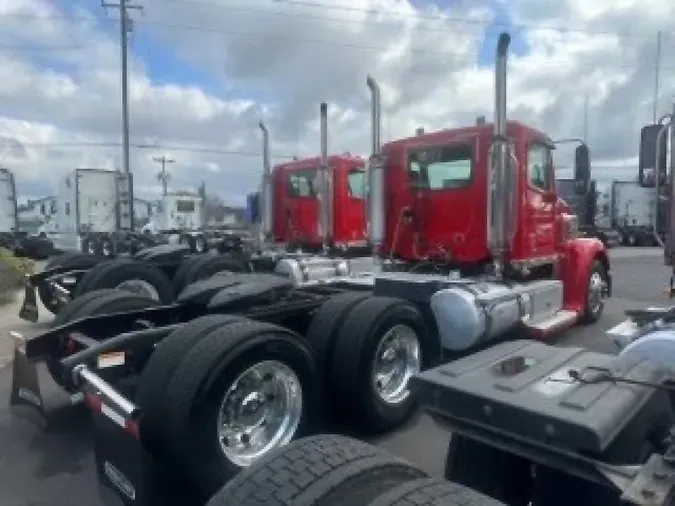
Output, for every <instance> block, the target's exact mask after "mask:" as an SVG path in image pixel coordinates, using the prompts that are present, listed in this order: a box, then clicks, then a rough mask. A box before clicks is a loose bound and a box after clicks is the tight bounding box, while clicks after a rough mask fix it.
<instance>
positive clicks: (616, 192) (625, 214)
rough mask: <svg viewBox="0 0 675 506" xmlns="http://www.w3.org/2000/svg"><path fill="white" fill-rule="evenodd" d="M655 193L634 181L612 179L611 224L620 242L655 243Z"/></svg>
mask: <svg viewBox="0 0 675 506" xmlns="http://www.w3.org/2000/svg"><path fill="white" fill-rule="evenodd" d="M654 199H655V195H654V190H653V189H652V188H644V187H642V186H640V185H639V184H638V183H637V182H636V181H613V182H612V189H611V210H612V212H611V216H612V226H613V228H614V229H615V230H617V231H619V233H620V234H621V237H622V242H623V243H624V244H627V245H630V246H640V245H644V246H650V245H654V244H655V239H654V233H653V224H654V212H655V200H654Z"/></svg>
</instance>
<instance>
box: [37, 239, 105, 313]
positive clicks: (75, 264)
mask: <svg viewBox="0 0 675 506" xmlns="http://www.w3.org/2000/svg"><path fill="white" fill-rule="evenodd" d="M103 261H105V259H104V258H103V257H98V256H95V255H89V254H88V253H80V252H69V253H63V254H62V255H59V256H57V257H54V258H52V259H50V260H49V261H47V264H46V265H45V270H48V269H54V268H56V267H72V268H73V269H91V268H92V267H95V266H96V265H98V264H100V263H101V262H103ZM85 276H86V274H85ZM83 277H84V276H83ZM37 292H38V296H39V297H40V301H41V302H42V305H43V306H44V307H45V308H47V310H48V311H49V312H50V313H52V314H58V312H59V311H60V310H61V308H62V307H63V305H62V304H61V303H60V302H58V301H55V300H54V293H53V292H52V289H51V287H50V286H49V285H48V284H46V283H41V284H40V285H38V287H37Z"/></svg>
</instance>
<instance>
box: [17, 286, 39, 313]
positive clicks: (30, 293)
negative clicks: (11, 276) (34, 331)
mask: <svg viewBox="0 0 675 506" xmlns="http://www.w3.org/2000/svg"><path fill="white" fill-rule="evenodd" d="M19 317H20V318H21V319H22V320H26V321H29V322H32V323H35V322H37V321H38V306H37V295H36V294H35V287H34V286H33V284H32V283H31V282H30V281H26V288H25V290H24V296H23V304H22V306H21V310H20V311H19Z"/></svg>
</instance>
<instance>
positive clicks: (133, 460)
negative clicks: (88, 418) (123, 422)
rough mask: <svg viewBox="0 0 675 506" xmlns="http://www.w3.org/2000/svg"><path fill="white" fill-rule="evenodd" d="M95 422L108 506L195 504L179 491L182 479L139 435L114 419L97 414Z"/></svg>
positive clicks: (96, 447) (102, 490)
mask: <svg viewBox="0 0 675 506" xmlns="http://www.w3.org/2000/svg"><path fill="white" fill-rule="evenodd" d="M93 422H94V457H95V460H96V471H97V475H98V479H99V493H100V495H101V499H102V500H103V501H104V503H105V504H106V505H108V504H109V505H114V504H117V505H125V506H156V505H158V504H161V505H163V506H184V505H185V504H192V502H190V501H188V500H187V499H186V495H187V494H185V492H184V491H182V490H178V487H177V486H176V483H177V482H178V481H179V480H176V478H175V477H173V476H170V473H169V471H168V470H167V469H166V468H165V467H164V466H163V465H162V463H161V462H159V461H158V460H157V459H155V458H154V457H153V456H152V455H151V454H150V453H149V452H147V451H146V450H145V449H144V447H143V445H142V443H141V441H140V440H139V439H138V438H137V436H136V435H134V434H131V433H130V432H128V431H126V430H124V429H123V428H122V427H120V425H119V424H118V423H116V422H115V420H114V416H112V417H111V416H110V413H108V414H106V413H104V412H94V413H93ZM113 496H114V497H116V498H117V500H116V501H115V500H114V499H113Z"/></svg>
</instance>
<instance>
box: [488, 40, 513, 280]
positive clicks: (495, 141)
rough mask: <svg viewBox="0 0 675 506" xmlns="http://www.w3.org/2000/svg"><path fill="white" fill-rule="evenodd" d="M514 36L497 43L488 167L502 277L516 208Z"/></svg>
mask: <svg viewBox="0 0 675 506" xmlns="http://www.w3.org/2000/svg"><path fill="white" fill-rule="evenodd" d="M510 43H511V36H510V35H509V34H508V33H502V34H501V35H500V36H499V42H498V43H497V55H496V62H495V118H494V135H493V138H492V144H491V146H490V165H489V170H488V190H487V191H488V212H487V215H488V224H487V225H488V226H487V235H488V236H487V243H488V247H489V249H490V253H491V254H492V258H493V265H494V271H495V272H494V273H495V275H497V277H501V275H502V274H503V271H504V263H505V261H506V253H507V251H508V248H509V242H510V237H509V219H508V218H507V216H509V213H511V212H512V209H511V201H512V198H513V196H512V195H511V194H512V193H513V191H514V190H515V188H512V186H513V183H512V181H513V180H514V179H515V178H513V175H512V174H511V172H512V170H511V156H512V154H511V146H510V142H509V138H508V135H507V120H506V80H507V63H508V51H509V44H510Z"/></svg>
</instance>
